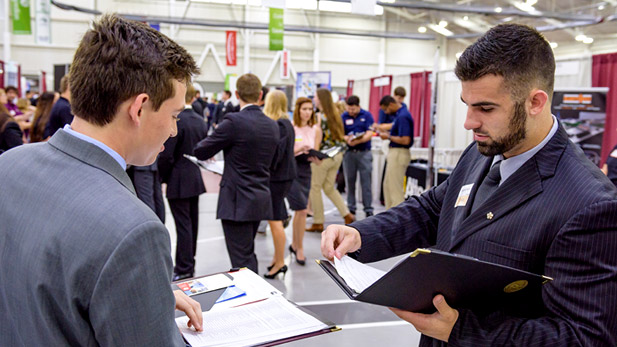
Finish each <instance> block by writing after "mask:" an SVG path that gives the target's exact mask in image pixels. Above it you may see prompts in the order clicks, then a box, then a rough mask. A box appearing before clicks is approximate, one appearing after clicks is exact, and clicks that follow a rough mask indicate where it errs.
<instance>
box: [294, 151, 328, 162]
mask: <svg viewBox="0 0 617 347" xmlns="http://www.w3.org/2000/svg"><path fill="white" fill-rule="evenodd" d="M298 157H299V158H304V159H306V160H308V158H309V157H316V158H317V159H319V160H324V159H328V158H330V156H328V155H327V154H326V153H322V152H320V151H316V150H314V149H312V148H311V149H310V150H309V152H308V154H300V155H299V156H298Z"/></svg>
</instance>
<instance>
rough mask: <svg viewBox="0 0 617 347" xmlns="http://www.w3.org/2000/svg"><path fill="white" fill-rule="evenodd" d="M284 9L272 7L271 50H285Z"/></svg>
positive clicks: (269, 27)
mask: <svg viewBox="0 0 617 347" xmlns="http://www.w3.org/2000/svg"><path fill="white" fill-rule="evenodd" d="M284 30H285V29H284V27H283V9H282V8H272V7H270V24H269V25H268V33H269V34H270V50H271V51H282V50H283V32H284Z"/></svg>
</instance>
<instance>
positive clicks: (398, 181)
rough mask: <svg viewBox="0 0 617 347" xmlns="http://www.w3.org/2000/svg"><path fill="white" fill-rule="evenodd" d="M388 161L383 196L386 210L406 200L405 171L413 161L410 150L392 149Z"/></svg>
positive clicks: (389, 151)
mask: <svg viewBox="0 0 617 347" xmlns="http://www.w3.org/2000/svg"><path fill="white" fill-rule="evenodd" d="M387 161H388V162H387V165H386V174H385V178H384V181H383V191H384V192H383V195H384V200H385V203H386V209H389V208H390V207H394V206H396V205H398V204H400V203H401V202H403V201H404V200H405V171H406V170H407V166H409V162H410V161H411V154H410V153H409V148H393V147H390V148H389V150H388V156H387Z"/></svg>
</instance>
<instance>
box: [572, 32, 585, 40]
mask: <svg viewBox="0 0 617 347" xmlns="http://www.w3.org/2000/svg"><path fill="white" fill-rule="evenodd" d="M586 38H587V36H585V35H584V34H578V35H576V37H574V39H575V40H576V41H583V40H584V39H586Z"/></svg>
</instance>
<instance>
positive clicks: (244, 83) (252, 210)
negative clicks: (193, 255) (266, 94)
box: [195, 74, 279, 273]
mask: <svg viewBox="0 0 617 347" xmlns="http://www.w3.org/2000/svg"><path fill="white" fill-rule="evenodd" d="M261 94H262V91H261V82H260V81H259V78H257V76H255V75H253V74H245V75H242V76H240V77H239V78H238V80H237V82H236V96H237V97H238V100H239V101H240V107H241V109H240V112H237V113H230V114H228V115H227V116H226V117H225V118H224V119H223V120H222V121H221V122H220V123H219V125H218V127H217V128H216V129H215V130H214V132H213V133H212V135H210V136H208V137H207V138H206V139H205V140H203V141H201V142H199V143H198V144H197V146H196V147H195V156H196V157H197V158H198V159H200V160H206V159H210V158H212V157H213V156H214V155H215V154H216V153H218V152H219V151H221V150H222V151H223V153H224V156H225V169H224V171H223V178H222V179H221V190H220V193H219V200H218V206H217V211H216V216H217V218H218V219H221V222H222V224H223V232H224V234H225V244H226V246H227V252H228V253H229V258H230V260H231V265H232V266H233V267H248V268H249V269H251V270H253V271H254V272H255V273H258V267H257V256H256V255H255V242H254V240H255V235H256V234H257V227H258V226H259V221H261V220H271V219H272V216H273V215H272V198H271V195H270V167H271V165H272V161H273V160H274V156H275V154H276V150H277V148H278V143H279V127H278V125H277V124H276V122H275V121H273V120H272V119H270V118H268V117H267V116H266V115H264V114H263V112H261V110H260V109H259V106H257V105H256V104H257V102H258V101H259V98H260V97H261Z"/></svg>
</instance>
